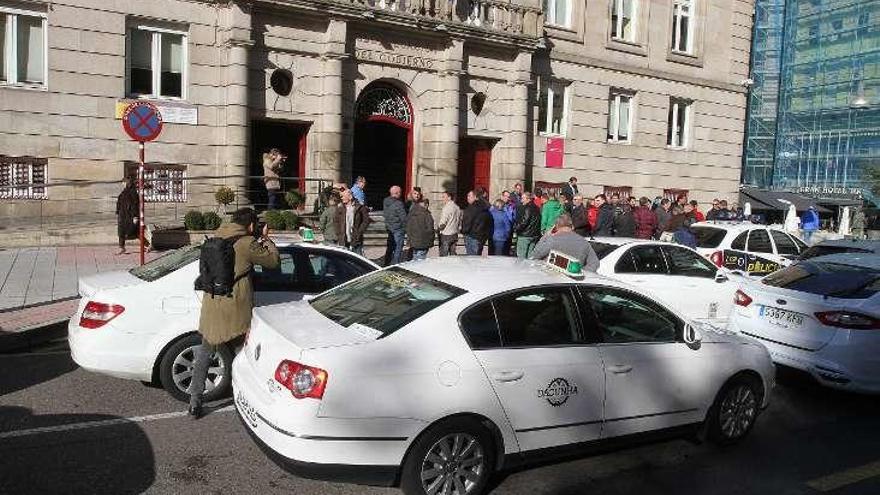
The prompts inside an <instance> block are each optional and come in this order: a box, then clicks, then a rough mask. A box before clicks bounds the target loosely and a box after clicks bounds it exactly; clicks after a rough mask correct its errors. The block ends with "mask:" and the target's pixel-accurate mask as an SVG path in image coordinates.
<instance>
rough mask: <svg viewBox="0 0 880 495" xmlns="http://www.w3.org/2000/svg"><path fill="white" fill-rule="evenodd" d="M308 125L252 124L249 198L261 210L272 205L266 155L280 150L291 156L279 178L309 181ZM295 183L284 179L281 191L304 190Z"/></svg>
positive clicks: (271, 122)
mask: <svg viewBox="0 0 880 495" xmlns="http://www.w3.org/2000/svg"><path fill="white" fill-rule="evenodd" d="M308 132H309V126H308V124H298V123H291V122H280V121H272V120H255V121H252V122H251V152H250V166H249V167H248V175H250V176H251V177H250V178H249V179H248V181H247V184H248V185H247V194H246V196H247V198H248V200H249V201H250V202H251V203H252V204H253V205H254V207H256V208H257V209H265V208H266V204H267V203H268V195H267V193H266V185H265V183H264V182H263V153H265V152H267V151H269V150H270V149H272V148H278V149H279V150H281V152H282V153H284V154H285V155H287V161H286V162H285V163H284V165H283V167H282V169H281V171H280V172H279V173H278V175H280V176H282V177H305V166H306V161H305V157H306V136H307V134H308ZM304 186H305V184H304V183H303V182H301V181H298V180H294V179H282V180H281V190H282V191H285V192H286V191H290V190H291V189H297V188H302V187H304Z"/></svg>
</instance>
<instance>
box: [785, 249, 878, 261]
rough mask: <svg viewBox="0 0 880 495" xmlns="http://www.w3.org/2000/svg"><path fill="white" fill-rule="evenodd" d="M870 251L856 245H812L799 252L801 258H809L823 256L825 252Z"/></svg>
mask: <svg viewBox="0 0 880 495" xmlns="http://www.w3.org/2000/svg"><path fill="white" fill-rule="evenodd" d="M871 252H872V251H870V250H868V249H860V248H857V247H851V246H812V247H810V248H807V250H806V251H804V253H803V254H801V258H800V259H802V260H808V259H810V258H815V257H817V256H825V255H826V254H838V253H871Z"/></svg>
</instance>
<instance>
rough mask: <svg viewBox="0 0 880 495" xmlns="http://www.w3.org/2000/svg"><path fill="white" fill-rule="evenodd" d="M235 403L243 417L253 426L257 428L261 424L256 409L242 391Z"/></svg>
mask: <svg viewBox="0 0 880 495" xmlns="http://www.w3.org/2000/svg"><path fill="white" fill-rule="evenodd" d="M235 405H237V406H238V410H239V411H240V412H241V415H242V417H244V419H245V420H246V421H247V422H248V424H249V425H251V428H256V427H257V426H258V425H259V422H258V421H257V418H258V416H257V411H256V409H254V407H253V406H251V405H250V403H248V400H247V399H245V398H244V396H243V395H241V392H239V393H238V394H237V395H236V397H235Z"/></svg>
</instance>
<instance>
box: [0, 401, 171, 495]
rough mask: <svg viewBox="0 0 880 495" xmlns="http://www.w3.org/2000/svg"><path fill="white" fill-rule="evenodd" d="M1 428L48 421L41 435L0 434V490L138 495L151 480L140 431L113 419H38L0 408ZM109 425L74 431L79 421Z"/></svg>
mask: <svg viewBox="0 0 880 495" xmlns="http://www.w3.org/2000/svg"><path fill="white" fill-rule="evenodd" d="M0 416H3V417H4V420H9V421H8V422H7V424H16V423H17V424H34V423H50V424H62V425H66V426H60V427H53V428H52V429H50V430H48V431H44V432H35V433H33V434H25V435H23V436H12V437H10V436H9V433H8V432H7V433H3V432H0V435H2V436H0V459H3V461H2V464H3V468H2V471H0V487H2V488H0V491H2V492H3V493H16V494H31V493H33V494H54V493H94V494H105V493H106V494H123V493H142V492H143V491H145V490H146V489H147V488H149V487H150V486H151V485H152V484H153V481H154V480H155V478H156V468H155V461H154V456H153V449H152V446H151V444H150V441H149V439H148V438H147V436H146V435H145V434H144V432H143V431H142V430H141V428H140V427H139V426H138V425H137V424H135V423H131V422H127V421H124V420H122V418H120V417H118V416H107V415H95V414H63V415H40V416H38V417H34V415H33V414H32V413H31V411H30V410H29V409H25V408H22V407H0ZM94 421H103V422H110V424H105V425H104V426H101V427H97V428H75V427H72V426H70V425H75V424H76V425H81V424H82V423H85V422H94Z"/></svg>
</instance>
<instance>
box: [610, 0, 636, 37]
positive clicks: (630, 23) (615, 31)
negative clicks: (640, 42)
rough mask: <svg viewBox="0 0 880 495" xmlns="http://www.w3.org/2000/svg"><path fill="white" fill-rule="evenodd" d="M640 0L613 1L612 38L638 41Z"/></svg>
mask: <svg viewBox="0 0 880 495" xmlns="http://www.w3.org/2000/svg"><path fill="white" fill-rule="evenodd" d="M637 8H638V0H611V37H612V38H613V39H616V40H621V41H629V42H631V43H632V42H635V41H636V10H637Z"/></svg>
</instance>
